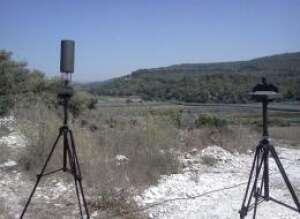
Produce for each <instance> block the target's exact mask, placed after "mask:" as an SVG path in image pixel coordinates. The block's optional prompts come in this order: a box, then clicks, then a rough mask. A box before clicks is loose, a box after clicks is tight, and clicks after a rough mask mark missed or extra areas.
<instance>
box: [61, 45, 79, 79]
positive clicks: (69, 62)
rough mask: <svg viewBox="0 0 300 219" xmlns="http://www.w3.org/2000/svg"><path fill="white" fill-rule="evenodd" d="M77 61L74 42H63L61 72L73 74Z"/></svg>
mask: <svg viewBox="0 0 300 219" xmlns="http://www.w3.org/2000/svg"><path fill="white" fill-rule="evenodd" d="M74 59H75V42H74V40H62V41H61V44H60V72H64V73H73V72H74Z"/></svg>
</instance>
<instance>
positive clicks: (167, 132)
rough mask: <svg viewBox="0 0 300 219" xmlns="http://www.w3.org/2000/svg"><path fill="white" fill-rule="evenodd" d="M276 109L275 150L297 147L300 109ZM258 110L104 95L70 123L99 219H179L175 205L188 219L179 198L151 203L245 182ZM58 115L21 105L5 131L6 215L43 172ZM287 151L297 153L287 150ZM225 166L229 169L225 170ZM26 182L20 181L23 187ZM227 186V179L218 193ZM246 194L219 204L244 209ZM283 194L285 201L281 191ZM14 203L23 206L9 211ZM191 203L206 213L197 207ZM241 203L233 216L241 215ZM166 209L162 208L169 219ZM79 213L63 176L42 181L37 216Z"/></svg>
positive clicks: (1, 160) (12, 213)
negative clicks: (186, 188)
mask: <svg viewBox="0 0 300 219" xmlns="http://www.w3.org/2000/svg"><path fill="white" fill-rule="evenodd" d="M270 108H271V111H270V120H271V127H270V132H271V135H272V138H273V139H274V142H276V145H282V146H284V148H286V147H288V148H291V147H293V148H294V150H295V149H298V147H299V142H300V139H299V136H300V133H299V130H300V129H299V114H300V112H299V110H298V107H297V105H293V104H291V107H287V104H283V105H279V104H274V105H271V107H270ZM260 110H261V109H260V107H259V105H257V104H254V105H182V104H181V105H176V104H170V103H161V102H150V103H148V102H146V103H145V102H139V100H137V102H135V101H133V100H131V101H128V100H126V99H124V98H118V99H111V98H103V99H102V101H100V102H99V104H98V107H97V109H96V110H88V111H86V112H84V113H82V114H81V115H80V116H79V117H76V118H75V117H74V118H71V124H70V125H71V127H72V129H73V131H74V134H75V139H76V143H77V145H78V153H79V159H80V163H81V168H82V172H83V178H84V188H85V190H86V192H87V199H88V204H89V207H90V211H91V213H92V215H93V218H134V219H136V218H147V217H148V216H149V215H150V216H151V215H152V216H153V217H152V218H182V217H180V216H179V215H180V214H179V213H176V214H175V215H172V214H169V213H168V212H169V211H171V212H172V210H171V209H172V208H174V207H175V206H178V205H179V206H181V207H182V208H183V209H185V212H184V214H183V215H188V214H189V211H195V209H189V208H188V207H187V206H186V205H184V204H182V202H181V201H179V202H176V201H175V202H174V205H173V204H172V201H171V203H168V204H167V205H162V206H161V205H160V204H158V207H157V208H155V207H150V208H149V206H152V205H153V204H154V205H155V203H157V202H160V201H164V200H167V199H168V197H167V196H168V195H167V194H165V195H164V197H160V196H159V193H161V192H162V193H163V192H164V190H165V189H167V190H168V191H169V192H170V194H169V195H170V196H171V197H173V196H174V197H175V198H179V199H180V198H181V197H180V194H181V192H180V190H181V189H180V188H182V186H184V185H185V184H184V182H185V183H188V184H186V186H191V185H192V187H191V188H193V190H195V191H198V192H197V194H196V193H195V195H196V196H197V195H199V194H202V193H203V192H204V193H205V192H206V189H207V190H211V188H208V187H209V184H211V183H209V182H210V180H213V181H214V180H215V179H218V178H219V177H221V178H224V177H225V178H226V177H229V178H230V179H231V180H233V181H234V180H236V181H237V182H243V181H244V180H245V179H246V176H247V175H246V173H247V172H248V168H249V164H250V163H251V156H252V152H251V151H253V149H254V147H255V145H256V144H257V143H258V141H259V139H260V135H261V134H260V132H261V131H260V130H261V123H260V120H261V118H260V114H261V113H260ZM60 116H61V115H60V114H59V112H58V113H57V112H55V111H53V110H51V109H48V108H47V107H45V106H43V105H42V104H41V103H38V104H36V105H32V106H31V108H30V109H27V108H26V109H25V108H22V107H21V106H20V108H19V109H18V111H17V113H16V124H17V125H16V127H14V129H13V131H9V130H7V129H3V130H2V131H1V135H2V137H1V140H0V141H1V148H2V154H1V156H0V165H1V166H0V174H1V176H2V179H3V180H2V181H1V184H0V189H1V191H4V192H3V193H2V195H0V200H4V201H3V202H2V201H1V203H3V204H2V205H1V206H0V209H1V211H2V212H4V213H3V215H5V216H4V218H17V215H18V214H19V213H20V211H21V209H22V206H23V205H24V202H25V200H26V198H27V197H28V194H29V191H30V189H31V188H32V185H33V183H34V177H33V176H34V174H36V173H37V172H38V171H39V169H40V167H41V166H42V164H43V161H44V159H45V157H46V156H47V155H48V153H49V147H50V145H51V144H52V143H53V140H54V138H55V136H56V135H57V133H58V127H59V126H60ZM274 121H275V122H274ZM214 148H217V149H214ZM210 150H216V154H218V153H221V154H225V155H224V156H225V157H223V158H224V159H225V160H224V159H223V158H220V157H218V156H217V157H215V156H216V154H214V153H213V154H212V153H208V154H206V152H205V151H210ZM218 151H219V152H218ZM283 151H284V152H283V153H290V152H289V149H283ZM296 151H297V150H296ZM61 153H62V151H61V148H60V149H58V150H57V151H56V152H55V155H54V157H53V159H52V160H51V164H50V165H49V169H54V168H57V167H59V166H60V165H61ZM295 153H297V152H295ZM222 156H223V155H222ZM288 156H289V155H288ZM242 157H245V161H243V162H242V163H241V162H238V163H239V165H242V171H243V175H242V176H241V175H240V173H239V172H238V170H239V168H238V167H237V166H236V165H237V164H236V163H232V161H231V160H232V159H233V160H236V159H238V160H240V159H241V158H242ZM227 159H229V160H228V161H227ZM224 162H225V163H227V162H228V163H227V166H226V168H225V167H223V166H222V165H223V164H224ZM293 162H294V163H293ZM222 163H223V164H222ZM290 164H291V165H293V164H294V165H295V168H296V167H297V165H298V164H297V161H296V160H295V161H291V163H290ZM232 165H233V166H232ZM222 168H225V169H224V171H225V170H226V169H227V170H228V171H229V172H226V171H225V172H224V171H222ZM234 168H237V169H234ZM230 170H232V171H233V170H234V172H232V173H230ZM210 171H213V172H215V171H217V174H214V175H210V174H208V175H207V172H210ZM294 171H296V170H294ZM292 173H293V172H292ZM222 174H223V175H222ZM177 177H178V178H177ZM186 177H188V178H186ZM207 177H208V178H207ZM209 177H211V178H209ZM293 177H294V176H293ZM172 178H174V179H172ZM206 178H207V181H205V182H203V183H204V184H203V185H205V183H208V184H207V186H208V187H207V188H206V186H203V187H201V188H202V189H201V190H199V189H200V188H198V186H197V185H198V184H197V182H198V180H200V181H201V179H206ZM225 178H224V179H225ZM20 180H21V181H22V183H18V182H19V181H20ZM172 180H175V181H176V182H178V183H179V184H177V185H176V188H178V189H179V190H178V189H176V190H172V189H171V188H169V186H170V185H169V183H171V185H172V184H173V182H172ZM181 180H183V181H182V182H181ZM187 180H188V181H187ZM182 183H183V184H182ZM189 183H191V184H189ZM195 183H196V184H195ZM211 185H212V184H211ZM230 185H231V184H228V183H225V181H224V183H221V184H216V185H215V186H216V187H223V186H225V187H226V186H230ZM168 188H169V189H168ZM242 191H243V187H242V188H240V189H239V190H237V191H235V193H234V196H228V195H224V196H222V197H223V198H224V199H227V198H229V199H235V200H234V201H235V203H236V204H237V203H240V201H241V196H242ZM187 192H188V193H187V194H185V195H191V194H189V193H192V192H193V191H187ZM279 193H280V194H281V195H285V193H284V190H281V187H280V192H279ZM149 194H152V195H150V196H149ZM157 195H158V196H157ZM8 196H9V197H10V198H9V199H7V197H8ZM191 196H193V195H191ZM222 197H219V198H222ZM217 199H218V198H216V197H215V196H214V198H212V199H211V200H210V201H209V202H208V203H210V205H215V204H216V200H217ZM14 202H15V203H17V205H15V206H14V208H11V207H10V206H11V203H14ZM180 203H181V204H180ZM186 203H188V202H186ZM193 204H195V205H198V206H201V205H199V203H198V204H197V202H195V203H193ZM236 204H235V205H234V206H235V207H234V208H233V209H231V210H230V212H229V213H228V215H235V214H236V211H235V208H236V206H237V205H236ZM163 206H164V207H163ZM204 207H205V206H202V207H201V208H204ZM148 208H149V210H148ZM201 208H198V207H197V208H196V210H197V209H198V210H197V212H198V213H195V214H194V216H193V217H191V218H199V215H200V216H201V215H202V214H199V211H201ZM51 209H53V211H52V210H51ZM204 209H206V208H204ZM219 210H220V209H219ZM161 211H165V215H164V214H162V213H161ZM34 215H35V216H34ZM37 215H38V216H37ZM45 215H47V216H45ZM76 215H78V211H77V205H76V202H75V197H74V191H73V186H72V181H71V180H70V178H69V177H65V176H64V175H63V174H58V175H53V176H50V177H49V178H46V179H45V181H43V183H42V186H41V187H40V189H39V190H37V194H36V196H35V199H34V200H33V203H32V206H31V208H30V209H29V211H28V216H30V218H76ZM168 215H169V216H168ZM176 215H177V216H176ZM192 215H193V214H192ZM203 215H205V214H203ZM203 215H202V216H203ZM206 215H207V216H205V218H223V217H222V216H221V215H219V217H217V216H216V215H215V216H213V212H210V211H207V212H206ZM287 215H288V214H287ZM229 218H230V216H229Z"/></svg>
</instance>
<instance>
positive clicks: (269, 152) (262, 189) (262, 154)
mask: <svg viewBox="0 0 300 219" xmlns="http://www.w3.org/2000/svg"><path fill="white" fill-rule="evenodd" d="M260 100H261V101H262V105H263V139H262V140H261V141H260V143H259V144H258V145H257V147H256V150H255V154H254V160H253V164H252V167H251V171H250V176H249V180H248V184H247V188H246V192H245V196H244V199H243V203H242V207H241V209H240V211H239V213H240V218H241V219H243V218H245V217H246V215H247V213H248V211H250V210H252V209H254V212H253V219H255V217H256V211H257V206H258V204H260V203H261V202H263V201H273V202H275V203H277V204H280V205H283V206H285V207H287V208H290V209H291V210H294V211H297V212H299V213H300V203H299V200H298V197H297V195H296V193H295V191H294V189H293V186H292V184H291V183H290V181H289V179H288V177H287V175H286V173H285V170H284V168H283V166H282V164H281V162H280V159H279V157H278V155H277V152H276V150H275V148H274V146H273V145H272V144H271V143H270V141H269V132H268V103H269V102H270V99H268V96H263V97H261V98H260ZM270 156H272V157H273V158H274V161H275V163H276V165H277V167H278V169H279V172H280V174H281V176H282V177H283V180H284V182H285V184H286V186H287V188H288V190H289V192H290V194H291V196H292V198H293V201H294V203H295V206H296V207H293V206H290V205H288V204H286V203H284V202H282V201H279V200H277V199H275V198H273V197H271V196H270V185H269V183H270V180H269V157H270ZM260 176H261V182H260V185H258V184H259V182H258V181H259V178H260ZM252 178H254V181H253V185H252V188H251V191H250V184H251V182H252ZM249 191H250V192H249ZM253 197H254V203H251V201H252V198H253Z"/></svg>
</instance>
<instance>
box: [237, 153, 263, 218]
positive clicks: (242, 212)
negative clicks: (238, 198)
mask: <svg viewBox="0 0 300 219" xmlns="http://www.w3.org/2000/svg"><path fill="white" fill-rule="evenodd" d="M254 159H255V160H254V162H255V165H254V167H256V172H255V177H254V183H253V186H252V189H251V192H250V193H249V197H248V201H247V204H246V205H245V203H243V206H242V209H241V210H240V218H241V219H242V218H244V217H245V216H246V215H247V212H248V210H249V206H250V204H251V200H252V197H253V196H254V194H255V192H256V188H257V181H258V178H259V174H260V170H261V167H262V164H263V156H262V157H261V159H260V150H259V149H257V154H256V157H254ZM253 172H254V168H253V170H252V174H251V175H253ZM251 175H250V176H251ZM249 188H250V185H249ZM249 188H248V189H249ZM246 195H247V194H246ZM246 197H247V196H246ZM245 202H246V201H245Z"/></svg>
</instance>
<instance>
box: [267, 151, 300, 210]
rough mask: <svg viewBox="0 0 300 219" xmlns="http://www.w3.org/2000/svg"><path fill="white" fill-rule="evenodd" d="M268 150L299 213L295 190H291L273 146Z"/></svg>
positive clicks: (291, 187) (299, 207)
mask: <svg viewBox="0 0 300 219" xmlns="http://www.w3.org/2000/svg"><path fill="white" fill-rule="evenodd" d="M270 150H271V154H272V156H273V158H274V160H275V162H276V164H277V166H278V169H279V171H280V173H281V175H282V177H283V179H284V182H285V184H286V185H287V187H288V189H289V191H290V193H291V195H292V198H293V200H294V203H295V205H296V206H297V209H298V211H299V213H300V203H299V200H298V197H297V195H296V193H295V190H294V189H293V186H292V184H291V182H290V180H289V178H288V177H287V175H286V173H285V170H284V168H283V166H282V164H281V161H280V159H279V157H278V155H277V152H276V150H275V148H274V147H273V145H270Z"/></svg>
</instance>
